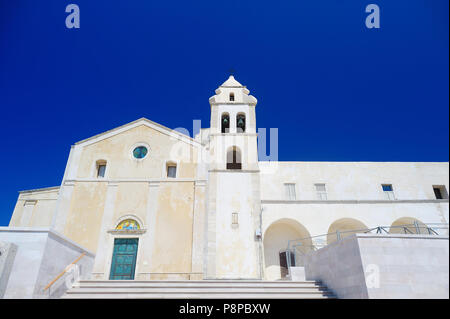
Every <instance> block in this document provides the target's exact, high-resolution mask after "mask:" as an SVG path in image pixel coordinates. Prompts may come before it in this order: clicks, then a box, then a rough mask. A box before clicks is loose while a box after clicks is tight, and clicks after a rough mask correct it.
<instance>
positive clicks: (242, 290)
mask: <svg viewBox="0 0 450 319" xmlns="http://www.w3.org/2000/svg"><path fill="white" fill-rule="evenodd" d="M225 291H227V292H229V293H274V294H276V293H300V294H301V293H327V291H326V289H323V288H322V289H317V288H266V287H260V288H254V287H227V288H225V289H224V288H223V287H217V288H210V287H209V288H185V287H182V288H178V287H177V288H172V287H170V288H163V287H142V288H140V287H114V288H105V287H89V288H86V287H81V288H80V287H77V288H76V290H73V291H72V290H71V291H68V292H67V293H68V294H70V293H72V292H75V293H178V292H179V293H187V294H196V293H199V292H200V293H223V292H225Z"/></svg>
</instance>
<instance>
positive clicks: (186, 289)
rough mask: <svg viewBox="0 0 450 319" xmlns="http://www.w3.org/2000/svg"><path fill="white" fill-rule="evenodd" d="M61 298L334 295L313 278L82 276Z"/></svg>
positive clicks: (298, 297)
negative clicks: (91, 278)
mask: <svg viewBox="0 0 450 319" xmlns="http://www.w3.org/2000/svg"><path fill="white" fill-rule="evenodd" d="M63 298H69V299H73V298H85V299H90V298H97V299H100V298H108V299H109V298H148V299H160V298H170V299H243V298H244V299H245V298H247V299H252V298H254V299H261V298H267V299H292V298H295V299H311V298H314V299H323V298H334V295H333V294H332V293H331V292H329V291H328V290H327V288H326V287H325V286H323V285H321V284H320V283H319V282H315V281H256V280H255V281H252V280H201V281H189V280H184V281H182V280H178V281H165V280H160V281H144V280H82V281H80V282H78V285H76V286H74V287H73V288H71V289H69V290H68V291H67V292H66V294H65V295H64V296H63Z"/></svg>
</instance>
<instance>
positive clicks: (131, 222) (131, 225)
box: [116, 218, 141, 230]
mask: <svg viewBox="0 0 450 319" xmlns="http://www.w3.org/2000/svg"><path fill="white" fill-rule="evenodd" d="M139 229H141V225H139V223H138V222H137V221H136V220H135V219H131V218H129V219H124V220H122V221H121V222H120V223H119V224H118V225H117V226H116V230H139Z"/></svg>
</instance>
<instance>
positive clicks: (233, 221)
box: [231, 213, 239, 226]
mask: <svg viewBox="0 0 450 319" xmlns="http://www.w3.org/2000/svg"><path fill="white" fill-rule="evenodd" d="M231 225H233V226H237V225H239V214H238V213H233V214H232V215H231Z"/></svg>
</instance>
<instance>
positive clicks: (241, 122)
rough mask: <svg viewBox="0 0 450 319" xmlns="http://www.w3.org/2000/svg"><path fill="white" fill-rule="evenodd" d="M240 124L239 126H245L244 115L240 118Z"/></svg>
mask: <svg viewBox="0 0 450 319" xmlns="http://www.w3.org/2000/svg"><path fill="white" fill-rule="evenodd" d="M238 126H239V127H243V126H244V119H243V118H242V117H241V118H240V119H239V120H238Z"/></svg>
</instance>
